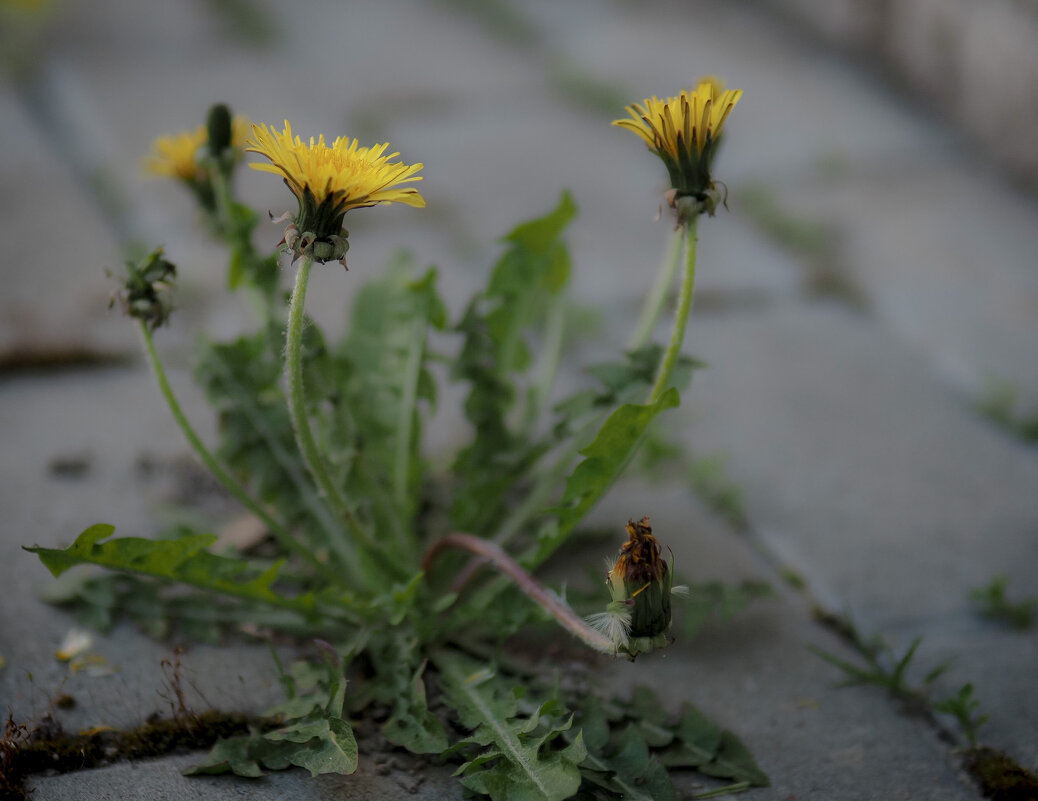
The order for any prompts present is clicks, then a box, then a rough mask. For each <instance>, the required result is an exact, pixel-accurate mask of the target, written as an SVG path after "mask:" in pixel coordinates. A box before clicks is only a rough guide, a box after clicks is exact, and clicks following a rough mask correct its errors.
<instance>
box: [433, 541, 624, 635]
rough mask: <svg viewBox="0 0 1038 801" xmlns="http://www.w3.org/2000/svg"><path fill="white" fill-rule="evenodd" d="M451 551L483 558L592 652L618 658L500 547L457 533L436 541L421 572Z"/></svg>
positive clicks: (555, 596) (567, 608)
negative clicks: (457, 550) (455, 549)
mask: <svg viewBox="0 0 1038 801" xmlns="http://www.w3.org/2000/svg"><path fill="white" fill-rule="evenodd" d="M448 548H458V549H461V550H463V551H469V552H470V553H474V554H476V555H477V556H481V557H483V558H484V559H486V560H487V561H488V562H490V564H492V565H493V566H494V567H495V568H497V569H498V570H499V571H501V572H502V573H504V574H505V575H506V576H508V577H509V578H510V579H511V580H512V581H514V582H515V585H516V586H517V587H518V588H519V589H520V590H522V591H523V593H524V594H525V595H526V596H527V597H528V598H530V600H532V601H534V602H535V603H537V604H539V605H540V606H541V607H542V608H543V609H544V610H545V611H546V612H548V614H550V615H551V616H552V617H553V618H555V620H557V621H558V622H559V625H561V626H562V627H563V628H564V629H566V630H567V631H569V632H570V634H573V635H574V636H575V637H576V638H577V639H578V640H580V641H581V642H583V643H584V644H585V645H587V646H588V647H590V648H593V649H594V650H596V651H599V652H601V653H604V654H615V653H616V645H615V644H614V643H613V641H612V640H610V639H609V638H608V637H606V636H605V635H603V634H600V633H599V632H597V631H595V630H594V629H593V628H591V627H590V626H589V625H588V624H587V623H585V622H584V620H583V619H582V618H581V617H580V616H579V615H577V613H576V612H574V611H573V610H572V609H570V608H569V607H568V606H567V605H566V604H565V603H563V601H562V600H561V599H560V598H559V597H558V596H557V595H555V594H554V593H552V592H549V591H548V590H547V589H545V588H544V587H542V586H541V585H540V584H539V583H538V582H537V580H536V579H535V578H534V577H533V576H531V575H530V574H529V573H527V572H526V571H525V570H523V568H522V567H521V566H520V565H519V563H518V562H516V561H515V560H514V559H513V558H512V557H511V556H509V555H508V554H507V553H505V551H504V550H503V549H502V548H501V547H500V546H498V545H495V544H494V543H493V542H490V541H489V540H485V539H482V538H481V537H474V536H472V535H471V534H463V533H461V532H454V533H453V534H448V535H447V536H446V537H441V538H440V539H438V540H436V542H434V543H433V544H432V545H430V546H429V549H428V550H427V551H426V552H425V556H423V557H422V570H423V571H424V572H425V573H426V574H428V572H429V568H430V567H431V566H432V563H433V561H434V560H435V559H436V557H437V556H438V555H439V554H440V553H441V552H442V551H445V550H447V549H448Z"/></svg>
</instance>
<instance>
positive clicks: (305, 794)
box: [30, 753, 461, 801]
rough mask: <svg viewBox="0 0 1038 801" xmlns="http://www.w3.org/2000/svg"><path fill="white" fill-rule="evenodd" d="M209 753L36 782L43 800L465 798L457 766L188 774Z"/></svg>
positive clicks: (374, 800) (363, 764) (384, 800)
mask: <svg viewBox="0 0 1038 801" xmlns="http://www.w3.org/2000/svg"><path fill="white" fill-rule="evenodd" d="M203 756H204V754H201V753H199V754H188V755H184V756H178V757H171V758H169V759H163V760H152V761H146V762H136V763H122V764H118V765H113V766H111V767H107V768H101V769H100V770H93V771H86V772H81V773H67V774H65V775H63V776H55V777H53V778H47V779H35V780H33V781H32V783H31V785H30V787H31V788H32V793H33V796H32V797H33V798H34V799H38V801H64V800H65V799H70V800H71V799H83V801H109V799H111V801H120V799H123V798H126V797H127V793H133V794H134V795H135V797H138V798H149V799H155V801H181V800H182V801H218V800H219V801H223V799H242V801H302V800H303V799H305V800H306V801H335V800H337V799H347V800H352V799H357V801H360V800H361V799H363V801H391V800H392V799H399V798H411V797H413V798H452V799H454V798H457V799H460V798H461V793H460V791H459V788H460V785H459V784H458V783H457V780H456V779H453V778H451V775H450V774H451V771H449V770H447V769H445V768H439V767H423V768H422V771H421V773H420V774H419V775H415V774H412V773H410V772H409V771H408V769H407V768H406V767H405V768H404V769H403V770H401V769H397V768H388V769H384V772H380V771H379V769H378V768H377V767H376V766H375V765H374V764H373V763H372V760H366V761H361V764H360V767H359V768H358V770H357V772H356V773H355V774H353V775H352V776H334V775H325V776H318V777H316V778H310V775H309V774H308V773H307V772H306V771H303V770H298V769H296V770H290V771H284V772H281V773H274V774H271V775H270V776H267V777H266V778H263V779H252V780H249V779H228V778H226V777H222V776H195V777H190V778H189V777H187V776H182V775H181V773H180V772H181V771H182V770H186V769H187V768H190V767H191V766H192V765H196V764H198V762H199V760H200V759H201V758H202V757H203Z"/></svg>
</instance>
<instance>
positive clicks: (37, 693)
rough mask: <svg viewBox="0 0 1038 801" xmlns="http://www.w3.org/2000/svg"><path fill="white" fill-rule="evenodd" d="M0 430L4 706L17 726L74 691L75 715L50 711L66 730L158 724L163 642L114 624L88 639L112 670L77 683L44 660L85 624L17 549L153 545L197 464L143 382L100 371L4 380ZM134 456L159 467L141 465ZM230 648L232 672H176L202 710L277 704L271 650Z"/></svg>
mask: <svg viewBox="0 0 1038 801" xmlns="http://www.w3.org/2000/svg"><path fill="white" fill-rule="evenodd" d="M170 381H171V382H172V383H173V384H174V386H175V387H176V389H177V391H178V394H179V395H180V396H181V402H182V403H183V404H184V407H185V411H186V413H187V415H188V417H189V418H190V419H192V420H193V422H194V423H195V425H196V426H197V428H198V430H199V431H200V433H201V435H202V436H203V438H205V439H208V440H210V441H211V439H212V431H213V418H212V416H211V415H210V414H209V413H208V409H206V408H205V407H204V403H203V402H202V399H201V397H200V394H199V393H198V392H197V390H195V389H194V387H193V385H192V384H191V383H190V380H189V378H188V376H187V375H185V371H183V370H177V369H173V370H172V371H171V373H170ZM0 429H2V430H3V432H4V453H5V458H4V459H2V460H0V476H2V481H0V485H2V487H0V508H2V509H3V510H4V525H3V529H2V534H0V536H2V546H0V548H2V553H3V554H4V558H3V559H2V560H0V586H3V587H4V588H5V602H4V625H3V627H0V654H2V655H3V656H4V657H5V659H6V663H7V664H6V667H5V668H4V669H3V670H2V671H0V708H2V709H3V710H4V712H5V714H6V713H7V712H11V713H12V714H14V716H15V718H16V719H20V720H35V719H38V718H39V717H40V716H41V715H42V714H43V713H45V712H47V711H48V709H51V708H52V706H53V700H54V698H55V697H56V696H57V695H58V694H67V695H71V696H72V698H74V699H75V700H76V706H75V707H74V708H72V709H71V710H67V711H65V710H61V711H55V710H52V711H54V713H55V716H56V718H57V719H58V720H59V721H60V722H61V723H62V724H63V725H64V726H66V728H67V729H68V730H69V731H77V730H79V729H82V728H87V727H90V726H95V725H108V726H113V727H124V726H135V725H139V724H140V723H141V721H143V720H144V719H145V718H147V717H148V715H150V714H152V713H153V712H159V713H161V714H168V712H169V705H168V702H167V701H166V700H164V698H163V695H165V696H167V697H168V695H169V691H168V682H169V676H168V675H167V673H166V671H165V670H164V669H163V667H162V665H161V662H162V660H163V659H170V660H172V658H173V645H172V644H170V643H159V642H155V641H152V640H149V639H147V638H145V637H144V636H143V635H141V634H139V633H138V632H136V631H135V630H133V629H132V628H131V627H129V626H120V627H118V628H117V629H116V630H114V631H113V632H112V634H111V635H109V636H103V635H95V636H94V644H93V647H92V648H91V652H92V653H97V654H99V655H100V656H102V657H104V658H105V659H106V660H107V662H108V665H109V666H110V667H112V668H114V669H115V670H116V671H117V672H115V673H114V674H113V675H107V676H91V675H89V674H88V673H86V672H79V673H74V672H73V671H71V670H70V669H69V666H68V665H67V664H64V663H59V662H58V661H57V660H56V659H55V656H54V652H55V651H56V650H57V649H58V648H59V645H60V644H61V642H62V640H63V639H64V637H65V636H66V634H67V633H68V631H69V630H70V629H72V628H82V626H81V625H80V624H79V623H78V622H77V620H76V617H75V615H74V614H72V613H70V612H66V611H61V610H59V609H56V608H54V607H52V606H48V605H46V604H44V603H43V601H41V600H40V594H41V592H42V591H43V590H44V588H46V587H48V586H49V585H50V584H51V582H52V581H53V579H52V578H51V576H50V573H49V572H48V571H47V569H46V568H45V567H44V566H43V565H42V564H40V563H39V560H38V559H37V558H36V557H35V556H33V555H32V554H28V553H26V552H24V551H22V550H21V546H23V545H36V544H38V545H44V546H48V547H60V546H63V545H66V544H68V543H71V542H72V540H73V539H75V537H76V536H77V535H78V534H79V533H80V532H81V531H82V530H83V529H85V528H86V527H87V526H90V525H92V524H94V523H101V522H106V523H111V524H112V525H115V526H116V529H117V532H118V534H119V535H122V536H151V535H154V534H155V533H156V532H157V530H158V529H159V528H160V527H161V525H162V518H163V517H164V516H165V517H166V519H167V520H168V519H169V517H168V514H167V515H163V513H162V509H163V506H165V507H167V508H168V507H169V506H170V505H171V504H172V502H173V498H174V497H175V496H177V495H179V494H181V492H182V491H183V489H184V483H183V481H184V480H185V479H186V480H187V481H189V482H190V481H191V479H190V478H189V476H190V472H191V471H192V469H193V468H191V467H190V465H191V464H192V462H191V458H190V457H189V456H188V455H187V446H186V444H185V443H184V442H183V438H182V436H181V434H180V431H179V429H177V428H176V426H175V425H174V423H173V421H172V419H171V418H170V417H169V414H168V412H167V411H166V410H165V408H164V404H163V403H162V401H161V397H160V396H159V394H158V390H157V388H156V387H155V386H154V383H153V381H152V379H151V377H150V375H148V374H147V373H146V372H144V371H143V370H136V371H134V370H125V369H110V370H100V371H98V370H94V371H80V372H78V373H72V372H67V371H66V372H62V373H60V374H58V375H50V376H43V377H40V376H30V377H23V378H18V379H8V380H6V381H4V382H3V384H2V385H0ZM142 459H148V460H149V461H150V462H151V463H152V464H154V465H157V467H155V468H153V469H152V470H150V471H146V470H144V469H142V466H141V461H142ZM61 462H64V463H66V464H72V463H75V464H78V465H80V466H81V470H80V471H79V472H78V474H77V475H71V474H69V473H68V472H67V471H62V470H60V469H58V468H57V467H56V465H57V464H58V463H61ZM178 465H180V467H179V468H178ZM185 469H186V470H187V471H188V473H187V474H184V473H183V470H185ZM177 470H180V471H181V474H180V478H178V477H177V475H178V474H177ZM217 498H218V496H217ZM214 509H215V510H216V511H218V512H219V511H222V512H223V513H224V514H227V513H230V514H234V511H233V510H234V507H233V505H230V504H228V503H227V502H226V501H219V500H218V502H217V504H216V506H215V507H213V506H212V505H210V506H209V510H210V511H213V510H214ZM218 522H219V520H218V519H217V520H215V521H214V523H218ZM239 648H240V650H239V655H240V657H241V659H240V666H236V667H233V668H230V669H228V665H227V664H226V663H225V661H224V660H225V651H223V650H222V649H220V648H216V647H211V646H210V647H206V646H201V645H194V646H191V648H190V649H189V652H188V653H187V654H186V655H185V657H184V660H183V662H184V676H185V679H188V681H187V687H188V689H187V691H188V696H189V698H190V699H191V702H192V703H194V704H196V705H197V706H198V708H200V709H205V708H207V707H208V706H210V705H214V706H217V707H223V708H227V709H230V710H232V711H235V710H240V711H253V712H254V711H257V710H258V709H260V708H262V707H263V706H264V705H268V704H270V703H272V702H273V701H276V700H280V698H281V691H280V688H279V687H278V685H277V682H276V680H275V674H274V672H273V671H272V670H271V665H272V662H271V657H270V653H269V650H268V648H267V647H266V646H265V645H256V646H247V645H246V646H239ZM192 684H193V685H194V687H196V688H197V692H196V691H195V690H194V689H193V688H192V687H191V686H190V685H192Z"/></svg>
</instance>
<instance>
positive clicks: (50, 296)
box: [0, 85, 127, 364]
mask: <svg viewBox="0 0 1038 801" xmlns="http://www.w3.org/2000/svg"><path fill="white" fill-rule="evenodd" d="M0 138H2V140H3V142H4V143H5V146H4V148H3V152H2V154H0V185H3V186H4V188H5V191H4V192H3V193H0V196H2V200H0V218H2V219H3V230H4V231H5V232H6V233H5V245H4V251H5V252H4V258H3V261H2V262H0V279H2V280H3V285H4V287H5V289H4V292H3V296H2V298H0V360H2V361H5V362H10V363H12V364H17V363H22V362H32V361H36V360H40V359H43V360H47V359H48V358H53V359H56V360H58V361H60V359H61V356H62V354H64V355H65V357H66V358H69V359H72V360H74V359H75V358H77V357H83V356H84V355H85V354H86V353H87V352H88V351H90V350H96V351H98V352H102V353H103V352H106V351H115V352H119V351H122V350H123V349H125V347H126V346H127V337H126V335H125V334H126V332H125V330H124V329H123V327H121V326H119V325H116V324H114V323H113V321H112V320H110V319H109V318H108V317H106V315H105V308H106V306H107V304H108V296H109V294H110V293H111V291H112V289H113V286H114V285H109V284H108V282H107V281H106V280H105V275H104V269H105V267H106V266H108V267H112V266H117V265H118V254H119V250H118V247H117V244H116V242H115V240H114V238H113V236H112V232H111V230H110V229H109V228H108V226H107V224H106V222H105V220H104V218H103V217H102V216H101V215H100V214H99V213H98V210H97V208H96V206H95V204H94V202H93V199H92V198H91V196H90V193H89V192H87V191H85V189H84V187H82V186H81V185H79V184H78V183H77V181H76V180H75V177H74V176H73V175H72V174H71V173H70V172H69V171H68V170H67V169H66V168H65V167H64V165H62V164H61V162H60V160H59V159H56V158H55V157H54V154H53V153H51V152H49V151H48V149H47V147H46V144H45V143H44V142H43V141H41V137H40V133H39V131H38V130H36V129H35V127H34V125H33V123H32V121H31V120H30V119H29V118H28V117H27V115H26V114H25V112H24V110H23V108H22V106H21V103H20V102H19V100H18V98H17V96H16V95H15V93H14V91H13V90H12V89H11V87H10V86H6V85H5V86H2V87H0Z"/></svg>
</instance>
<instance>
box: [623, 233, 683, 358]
mask: <svg viewBox="0 0 1038 801" xmlns="http://www.w3.org/2000/svg"><path fill="white" fill-rule="evenodd" d="M680 255H681V231H680V230H678V231H675V232H674V233H673V234H672V235H671V237H670V244H669V245H668V247H667V254H666V256H664V258H663V262H662V263H661V264H660V266H659V269H658V270H657V272H656V278H655V280H654V281H653V283H652V287H651V288H650V289H649V294H648V295H646V296H645V305H644V306H642V313H641V314H640V315H639V316H638V326H637V328H635V330H634V336H632V337H631V341H630V342H629V343H628V345H627V349H628V350H638V349H639V348H643V347H645V345H647V344H648V342H649V339H650V338H651V337H652V331H653V329H654V328H655V327H656V323H658V322H659V319H660V312H661V311H662V310H663V304H664V303H665V302H666V300H667V294H668V293H669V291H670V288H671V286H673V284H674V275H675V274H676V273H677V271H678V256H680Z"/></svg>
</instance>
